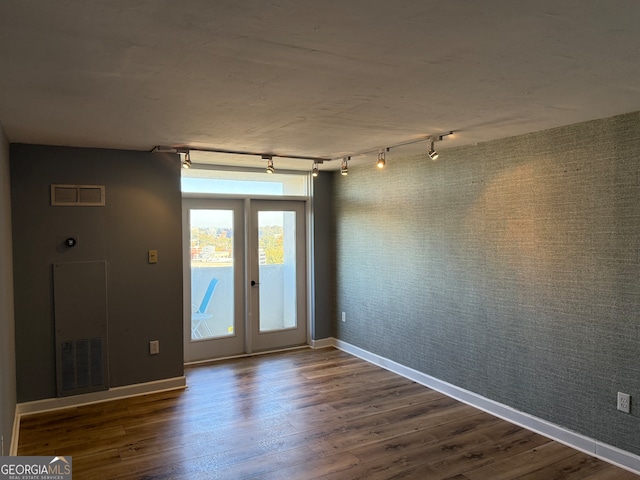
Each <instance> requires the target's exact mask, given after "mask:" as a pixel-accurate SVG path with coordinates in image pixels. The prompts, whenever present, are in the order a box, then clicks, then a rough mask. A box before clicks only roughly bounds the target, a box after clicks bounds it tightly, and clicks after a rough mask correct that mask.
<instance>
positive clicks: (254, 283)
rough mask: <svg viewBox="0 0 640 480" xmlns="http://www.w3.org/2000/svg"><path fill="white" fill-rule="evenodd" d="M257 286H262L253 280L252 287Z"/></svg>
mask: <svg viewBox="0 0 640 480" xmlns="http://www.w3.org/2000/svg"><path fill="white" fill-rule="evenodd" d="M256 285H260V284H259V283H258V282H256V281H255V280H251V286H252V287H255V286H256Z"/></svg>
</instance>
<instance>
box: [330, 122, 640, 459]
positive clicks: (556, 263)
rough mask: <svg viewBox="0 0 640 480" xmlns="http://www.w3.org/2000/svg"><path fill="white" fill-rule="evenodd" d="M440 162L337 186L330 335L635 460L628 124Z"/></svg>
mask: <svg viewBox="0 0 640 480" xmlns="http://www.w3.org/2000/svg"><path fill="white" fill-rule="evenodd" d="M440 153H441V156H440V159H439V160H438V161H437V162H432V161H427V160H426V158H424V157H413V158H405V159H395V160H394V161H393V162H388V165H387V168H385V169H384V170H383V171H379V170H376V169H374V168H372V167H368V166H360V167H355V168H353V169H351V170H352V171H350V172H349V177H348V182H337V183H336V200H335V217H336V239H337V249H336V252H337V253H336V265H337V299H338V300H337V310H338V311H345V312H346V313H347V318H348V321H347V322H344V323H343V322H338V321H335V323H334V325H335V329H336V334H337V337H338V338H339V339H341V340H344V341H346V342H349V343H351V344H354V345H356V346H359V347H361V348H364V349H366V350H368V351H371V352H373V353H375V354H378V355H381V356H383V357H386V358H389V359H392V360H394V361H396V362H398V363H400V364H402V365H406V366H408V367H411V368H414V369H416V370H419V371H421V372H424V373H426V374H429V375H431V376H433V377H436V378H439V379H441V380H443V381H446V382H449V383H451V384H454V385H457V386H459V387H461V388H464V389H467V390H470V391H473V392H475V393H478V394H480V395H482V396H484V397H487V398H490V399H492V400H495V401H497V402H500V403H502V404H505V405H509V406H511V407H513V408H515V409H517V410H520V411H523V412H526V413H529V414H531V415H535V416H536V417H539V418H542V419H545V420H547V421H550V422H552V423H555V424H558V425H561V426H563V427H565V428H567V429H570V430H574V431H576V432H580V433H582V434H584V435H587V436H589V437H592V438H595V439H598V440H600V441H602V442H604V443H607V444H609V445H613V446H616V447H619V448H622V449H624V450H626V451H629V452H632V453H635V454H639V453H640V439H639V438H638V436H637V432H638V431H640V410H639V411H635V412H632V414H631V415H624V414H621V413H620V412H618V411H616V409H615V396H616V392H617V391H625V392H628V393H631V394H632V395H636V396H638V398H640V375H639V373H640V364H639V363H638V352H639V351H640V293H639V292H640V276H639V272H640V264H639V258H638V245H640V185H639V182H638V168H639V165H640V162H639V161H638V159H639V158H640V116H639V115H638V114H637V113H633V114H627V115H621V116H617V117H613V118H609V119H602V120H597V121H592V122H586V123H582V124H577V125H571V126H567V127H561V128H556V129H552V130H548V131H544V132H539V133H533V134H529V135H524V136H520V137H514V138H507V139H503V140H498V141H494V142H488V143H483V144H479V145H477V146H469V147H461V148H455V149H450V150H443V151H441V152H440ZM425 157H426V156H425ZM363 238H366V239H367V241H366V242H363V241H362V239H363Z"/></svg>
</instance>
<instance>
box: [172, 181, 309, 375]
mask: <svg viewBox="0 0 640 480" xmlns="http://www.w3.org/2000/svg"><path fill="white" fill-rule="evenodd" d="M308 181H309V188H308V191H309V195H308V196H292V195H283V196H273V195H249V196H247V195H230V194H213V193H191V192H183V193H182V211H183V218H182V228H183V239H184V238H186V237H185V233H184V229H185V228H187V225H185V222H186V221H187V217H186V216H185V215H184V212H185V208H184V200H203V201H208V200H211V201H216V200H236V201H237V200H242V201H243V209H244V219H243V221H244V224H243V227H244V229H245V233H246V232H247V228H248V222H250V218H249V217H250V215H249V211H248V208H247V206H248V204H250V203H251V201H258V200H266V201H275V202H288V201H289V202H291V201H293V202H301V203H303V206H304V222H305V224H304V231H305V237H306V238H305V262H306V274H305V297H306V298H305V302H306V308H305V316H306V325H305V326H306V345H300V346H293V347H287V348H292V349H295V348H305V347H307V346H309V345H311V343H312V341H313V340H312V337H313V325H314V323H315V307H314V305H315V295H314V291H315V282H314V276H313V272H314V263H313V259H314V253H313V252H314V231H313V181H311V179H310V178H309V180H308ZM249 241H250V239H249V236H248V235H246V234H245V239H244V242H245V251H246V248H247V247H248V245H247V242H249ZM187 247H188V244H185V245H183V252H182V253H183V254H182V258H183V260H182V262H183V269H184V272H187V273H185V274H184V275H183V301H184V303H185V305H184V308H183V318H182V325H183V328H182V331H183V342H182V344H183V346H186V343H187V341H186V339H185V338H184V335H186V334H187V333H188V330H187V328H186V327H185V323H186V322H187V320H188V321H189V326H190V324H191V319H190V316H191V311H190V308H187V307H189V306H190V305H191V300H190V299H187V296H186V295H187V293H189V294H190V288H189V287H188V286H187V282H190V278H191V277H190V264H189V262H188V260H189V258H190V257H189V256H188V255H187V253H186V252H187V251H188V250H187ZM249 264H250V262H249V261H245V262H244V265H243V276H244V282H245V285H247V284H248V282H249V281H250V280H249V278H250V270H249V269H250V265H249ZM250 294H251V292H250V290H249V289H248V288H245V289H244V295H243V299H242V302H243V309H244V311H243V318H244V350H245V351H244V353H241V354H239V355H235V356H231V357H228V356H227V357H225V356H220V357H211V358H207V359H204V358H203V359H198V360H186V357H185V355H186V351H185V352H183V363H184V365H193V364H197V363H207V362H211V361H217V360H220V359H223V358H236V357H242V356H249V355H257V354H262V353H269V352H271V351H277V350H267V351H260V352H254V351H253V346H252V344H251V343H252V342H251V338H250V336H251V332H250V330H249V328H248V327H249V325H248V322H249V313H248V310H247V309H248V308H249V301H250ZM187 300H188V301H187ZM189 328H190V327H189ZM280 350H282V349H280Z"/></svg>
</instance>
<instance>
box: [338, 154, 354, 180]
mask: <svg viewBox="0 0 640 480" xmlns="http://www.w3.org/2000/svg"><path fill="white" fill-rule="evenodd" d="M350 158H351V157H344V158H343V159H342V166H341V167H340V175H345V176H346V175H348V174H349V165H348V164H347V162H348V160H349V159H350Z"/></svg>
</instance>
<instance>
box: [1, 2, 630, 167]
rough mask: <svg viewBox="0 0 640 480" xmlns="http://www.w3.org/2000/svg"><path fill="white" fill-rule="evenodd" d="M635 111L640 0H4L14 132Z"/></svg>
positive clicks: (148, 135) (411, 125) (241, 140)
mask: <svg viewBox="0 0 640 480" xmlns="http://www.w3.org/2000/svg"><path fill="white" fill-rule="evenodd" d="M636 110H640V2H638V1H637V0H610V1H605V0H536V1H533V0H531V1H514V0H488V1H483V2H474V1H472V0H449V1H446V2H442V1H439V2H435V1H430V0H395V1H393V2H392V1H389V0H367V1H365V0H339V1H336V0H314V1H312V0H272V1H269V2H267V1H264V0H182V1H177V0H136V1H131V0H75V1H72V0H57V1H54V0H1V1H0V121H1V122H2V124H3V126H4V130H5V132H6V134H7V136H8V138H9V140H10V141H11V142H21V143H41V144H50V145H71V146H89V147H108V148H123V149H135V150H151V149H152V148H153V147H154V146H156V145H169V146H189V147H193V148H205V149H222V150H231V151H240V152H254V153H270V154H273V155H282V156H288V155H291V156H305V157H320V158H329V159H338V158H340V157H342V156H345V155H355V154H357V153H360V152H365V151H373V152H374V153H373V154H372V155H373V156H374V157H375V156H376V154H375V152H376V150H377V149H378V148H381V147H388V146H393V145H397V144H402V143H406V142H411V141H414V140H419V139H424V138H425V137H427V136H429V135H434V134H438V133H443V132H448V131H454V132H455V134H454V135H453V136H451V137H447V139H446V141H443V142H440V143H438V144H437V148H438V149H439V150H443V149H446V148H447V147H448V146H454V145H463V144H470V143H475V142H482V141H487V140H491V139H496V138H502V137H507V136H512V135H517V134H521V133H526V132H532V131H538V130H543V129H546V128H549V127H554V126H560V125H566V124H571V123H575V122H580V121H584V120H590V119H595V118H601V117H607V116H610V115H615V114H619V113H625V112H630V111H636ZM418 145H419V146H420V147H419V148H421V149H422V148H425V145H424V143H418V144H414V146H413V147H414V148H416V147H417V146H418ZM407 148H408V147H407ZM392 150H393V149H392ZM205 157H206V156H205ZM229 158H234V156H233V155H232V156H230V157H229ZM256 158H257V157H256ZM209 161H215V160H209ZM297 164H298V165H304V168H307V166H309V168H310V165H309V162H308V161H303V160H298V161H297ZM277 166H278V164H276V167H277ZM322 168H339V161H333V162H328V163H325V164H324V165H323V166H322Z"/></svg>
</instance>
